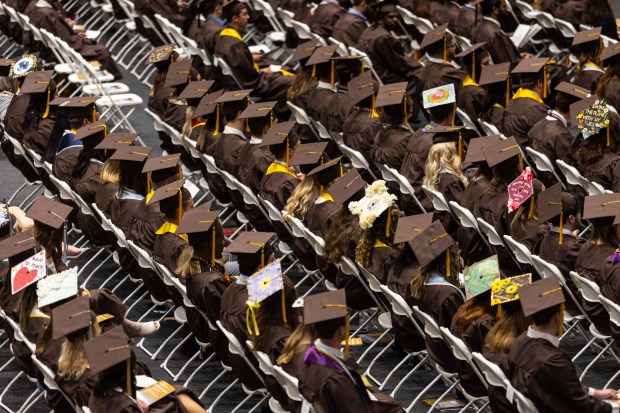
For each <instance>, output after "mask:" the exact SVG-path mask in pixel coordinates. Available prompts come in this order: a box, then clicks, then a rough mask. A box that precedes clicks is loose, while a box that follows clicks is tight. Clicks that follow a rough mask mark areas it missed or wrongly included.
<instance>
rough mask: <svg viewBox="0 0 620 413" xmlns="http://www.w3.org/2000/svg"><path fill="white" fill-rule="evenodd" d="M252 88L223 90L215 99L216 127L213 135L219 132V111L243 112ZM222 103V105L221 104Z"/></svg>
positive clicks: (248, 102)
mask: <svg viewBox="0 0 620 413" xmlns="http://www.w3.org/2000/svg"><path fill="white" fill-rule="evenodd" d="M252 90H253V89H245V90H235V91H232V92H224V93H222V94H221V95H220V97H218V98H217V99H216V100H215V104H216V105H215V110H216V123H217V125H216V127H215V130H214V131H213V135H214V136H216V135H218V134H219V116H220V112H221V111H224V113H225V114H226V113H235V112H243V111H244V110H245V108H246V107H247V106H248V105H249V104H250V93H252ZM222 105H223V106H222Z"/></svg>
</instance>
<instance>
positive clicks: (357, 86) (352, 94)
mask: <svg viewBox="0 0 620 413" xmlns="http://www.w3.org/2000/svg"><path fill="white" fill-rule="evenodd" d="M347 87H348V89H349V103H350V104H351V106H354V105H357V104H358V103H360V102H361V101H363V100H364V99H368V98H372V99H371V107H370V108H371V113H370V116H371V117H377V116H378V115H377V112H376V111H375V97H376V95H377V93H378V92H379V82H377V81H376V80H374V79H373V78H372V72H370V71H368V72H364V73H362V74H361V75H359V76H356V77H354V78H353V79H351V80H350V81H349V83H348V84H347Z"/></svg>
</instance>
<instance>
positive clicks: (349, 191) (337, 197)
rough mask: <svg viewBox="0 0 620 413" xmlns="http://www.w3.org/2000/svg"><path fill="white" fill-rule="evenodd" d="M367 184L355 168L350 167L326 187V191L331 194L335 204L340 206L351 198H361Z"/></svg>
mask: <svg viewBox="0 0 620 413" xmlns="http://www.w3.org/2000/svg"><path fill="white" fill-rule="evenodd" d="M367 185H368V182H366V181H365V180H364V178H362V176H361V175H360V174H359V172H358V171H357V169H355V168H351V170H349V171H348V172H347V173H345V174H344V175H342V177H341V178H338V179H336V180H335V181H334V182H333V183H332V184H331V185H330V186H329V188H327V193H329V194H330V195H331V196H332V198H333V199H334V204H335V205H337V206H341V205H343V204H345V203H346V202H349V201H351V200H354V201H355V200H357V199H361V198H362V197H363V195H364V192H363V190H364V189H365V188H366V186H367Z"/></svg>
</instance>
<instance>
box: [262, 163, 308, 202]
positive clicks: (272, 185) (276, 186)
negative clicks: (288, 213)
mask: <svg viewBox="0 0 620 413" xmlns="http://www.w3.org/2000/svg"><path fill="white" fill-rule="evenodd" d="M299 182H300V181H299V179H297V178H295V177H293V176H291V175H289V174H287V173H284V172H274V173H271V174H269V175H265V176H264V177H263V179H262V180H261V184H260V196H261V197H262V198H264V199H266V200H267V201H269V202H271V203H272V204H274V205H275V206H276V207H277V208H279V209H280V210H282V209H284V207H285V206H286V202H287V201H288V199H289V198H290V197H291V194H292V193H293V191H294V190H295V188H296V187H297V185H299Z"/></svg>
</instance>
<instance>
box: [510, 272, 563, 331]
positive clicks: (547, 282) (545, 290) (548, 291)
mask: <svg viewBox="0 0 620 413" xmlns="http://www.w3.org/2000/svg"><path fill="white" fill-rule="evenodd" d="M519 295H520V296H521V308H522V309H523V315H524V316H525V317H529V316H531V315H533V314H536V313H538V312H540V311H543V310H546V309H548V308H551V307H553V306H557V305H559V306H560V320H559V323H558V324H559V325H558V334H559V336H560V337H561V336H562V333H563V329H564V302H565V299H564V292H562V286H561V285H560V281H559V280H558V279H557V278H556V277H547V278H543V279H541V280H538V281H536V282H533V283H531V284H529V285H524V286H523V287H521V289H520V291H519Z"/></svg>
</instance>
